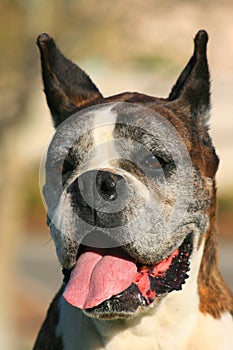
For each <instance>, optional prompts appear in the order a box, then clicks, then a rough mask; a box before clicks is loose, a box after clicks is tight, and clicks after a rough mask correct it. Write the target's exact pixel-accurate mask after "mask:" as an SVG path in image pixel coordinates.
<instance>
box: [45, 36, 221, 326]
mask: <svg viewBox="0 0 233 350" xmlns="http://www.w3.org/2000/svg"><path fill="white" fill-rule="evenodd" d="M207 40H208V37H207V34H206V33H205V32H204V31H200V32H199V33H198V34H197V36H196V38H195V50H194V54H193V56H192V58H191V59H190V61H189V62H188V64H187V66H186V67H185V69H184V70H183V72H182V73H181V75H180V77H179V79H178V80H177V83H176V84H175V86H174V87H173V89H172V91H171V93H170V95H169V97H168V98H167V99H161V98H155V97H150V96H146V95H143V94H138V93H123V94H121V95H117V96H112V97H110V98H103V96H102V95H101V94H100V92H99V91H98V89H97V88H96V86H95V85H94V84H93V83H92V82H91V80H90V79H89V77H88V76H87V75H86V74H85V73H84V72H83V71H82V70H80V68H79V67H77V66H76V65H74V64H73V63H72V62H71V61H69V60H67V59H66V58H65V57H64V56H63V55H62V54H61V52H60V51H59V50H58V49H57V47H56V46H55V43H54V41H53V39H52V38H50V37H49V36H48V35H46V34H42V35H41V36H40V37H39V38H38V45H39V48H40V52H41V61H42V73H43V81H44V86H45V93H46V97H47V102H48V105H49V107H50V110H51V113H52V116H53V121H54V125H55V127H56V133H55V135H54V137H53V139H52V142H51V144H50V146H49V149H48V154H47V160H46V184H45V188H44V194H45V199H46V202H47V206H48V222H49V226H50V229H51V235H52V237H53V239H54V242H55V245H56V250H57V255H58V258H59V261H60V263H61V265H62V266H63V272H64V275H65V285H64V297H65V299H66V300H67V302H69V303H70V304H72V305H74V306H76V307H78V308H80V309H83V310H84V312H85V313H86V314H87V315H89V316H92V317H99V318H107V319H109V318H116V317H129V316H132V315H135V314H137V313H139V312H144V310H146V309H148V307H153V306H155V305H156V304H157V303H158V301H159V300H160V299H161V298H162V297H164V296H166V295H167V293H170V292H172V291H174V290H180V289H182V285H183V284H184V283H185V281H186V279H187V278H188V271H189V264H190V261H191V260H192V258H193V256H194V255H195V253H196V251H197V249H198V246H199V243H200V240H201V238H202V236H203V234H204V233H205V232H206V231H207V230H208V228H209V225H210V222H209V220H210V219H209V218H210V216H211V215H210V213H211V210H212V205H213V198H214V195H215V194H214V190H213V189H214V176H215V172H216V170H217V167H218V158H217V156H216V154H215V151H214V148H213V146H212V143H211V140H210V137H209V135H208V127H207V119H208V113H209V104H210V93H209V72H208V65H207V59H206V45H207ZM200 193H201V196H200Z"/></svg>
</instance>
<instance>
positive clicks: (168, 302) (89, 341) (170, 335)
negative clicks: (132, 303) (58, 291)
mask: <svg viewBox="0 0 233 350" xmlns="http://www.w3.org/2000/svg"><path fill="white" fill-rule="evenodd" d="M204 244H205V242H204V239H203V240H202V243H201V245H200V246H199V249H198V251H197V252H195V254H193V257H192V261H191V269H190V276H189V279H188V280H187V282H186V284H185V285H184V286H183V289H182V291H178V292H176V291H174V292H172V293H170V294H168V295H167V296H166V297H165V298H164V299H163V300H161V301H160V303H159V305H158V306H157V307H156V308H154V309H153V308H150V309H149V311H148V313H147V314H146V315H145V314H144V315H143V317H140V316H138V317H135V318H133V319H128V320H126V319H125V320H123V319H121V320H109V321H103V320H97V319H93V318H88V317H87V316H85V315H84V314H83V313H82V312H81V311H80V310H78V309H75V308H73V307H72V306H70V305H69V304H67V303H66V302H65V301H64V299H63V298H61V299H60V305H59V307H60V317H59V323H58V326H57V330H56V334H57V336H60V337H61V338H62V341H63V346H64V350H78V349H86V350H88V349H97V348H98V349H107V350H111V349H135V348H142V349H151V344H153V349H154V350H157V349H169V348H172V349H174V350H178V349H179V350H182V349H187V344H190V346H193V344H194V340H193V339H192V337H193V334H195V331H194V330H195V329H196V328H197V324H198V321H199V319H200V316H201V313H200V311H199V302H200V300H199V295H198V282H197V281H198V273H199V268H200V264H201V260H202V255H203V250H204ZM210 319H211V317H210ZM119 334H120V336H119ZM176 342H177V343H176ZM80 343H81V344H80ZM181 344H183V347H181ZM190 348H191V347H190ZM198 349H199V348H198ZM200 349H201V348H200Z"/></svg>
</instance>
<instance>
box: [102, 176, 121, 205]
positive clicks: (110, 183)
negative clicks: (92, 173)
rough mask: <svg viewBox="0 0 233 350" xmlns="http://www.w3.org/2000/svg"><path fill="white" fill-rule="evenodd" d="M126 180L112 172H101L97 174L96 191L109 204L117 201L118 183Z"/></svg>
mask: <svg viewBox="0 0 233 350" xmlns="http://www.w3.org/2000/svg"><path fill="white" fill-rule="evenodd" d="M120 181H122V184H123V182H124V179H123V177H122V176H120V175H118V174H113V173H112V172H110V171H106V170H99V171H98V172H97V174H96V190H97V192H98V193H99V195H100V196H101V197H102V198H103V199H104V200H105V201H107V202H112V201H114V200H115V199H117V183H118V182H120Z"/></svg>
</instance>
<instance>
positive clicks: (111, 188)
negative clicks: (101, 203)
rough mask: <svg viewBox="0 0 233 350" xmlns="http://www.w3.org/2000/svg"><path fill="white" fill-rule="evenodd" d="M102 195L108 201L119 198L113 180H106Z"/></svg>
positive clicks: (101, 189)
mask: <svg viewBox="0 0 233 350" xmlns="http://www.w3.org/2000/svg"><path fill="white" fill-rule="evenodd" d="M100 194H101V195H104V198H105V199H106V200H108V201H114V200H115V199H116V198H117V192H116V182H115V181H114V180H113V179H111V178H107V179H104V180H103V182H102V183H101V186H100Z"/></svg>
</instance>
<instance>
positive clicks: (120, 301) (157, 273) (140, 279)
mask: <svg viewBox="0 0 233 350" xmlns="http://www.w3.org/2000/svg"><path fill="white" fill-rule="evenodd" d="M193 238H194V235H193V232H190V233H189V234H188V235H187V236H186V238H185V239H184V241H183V243H182V244H181V245H180V247H179V248H178V249H176V250H175V251H173V252H172V253H171V254H170V255H169V256H168V257H167V258H165V259H163V260H162V261H160V262H158V263H156V264H154V265H142V264H141V263H140V264H139V263H135V264H136V267H137V273H136V276H135V279H134V280H133V282H132V283H131V284H130V286H129V287H128V288H126V289H125V290H123V291H122V292H120V293H118V294H116V295H113V296H111V297H110V298H108V299H107V300H104V301H103V302H101V303H99V304H98V305H95V306H94V307H82V308H81V309H82V311H83V312H84V314H86V315H87V316H88V317H94V318H99V319H115V318H130V317H134V316H136V315H137V314H139V313H145V312H146V311H148V310H149V309H151V308H154V307H156V305H157V304H158V303H159V301H160V300H161V299H162V298H163V297H164V296H166V295H167V294H168V293H170V292H172V291H174V290H176V291H179V290H181V289H182V286H183V285H184V284H185V282H186V279H187V278H188V277H189V275H188V271H189V265H190V256H191V253H192V250H193ZM86 249H88V248H85V250H86ZM118 250H122V248H118ZM117 254H122V253H117ZM124 258H125V257H124ZM129 259H130V257H129ZM63 272H65V275H66V277H65V283H66V284H68V283H69V279H70V274H71V273H72V271H67V270H65V271H63ZM122 273H124V271H122ZM68 302H69V301H68ZM74 306H75V305H74Z"/></svg>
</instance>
